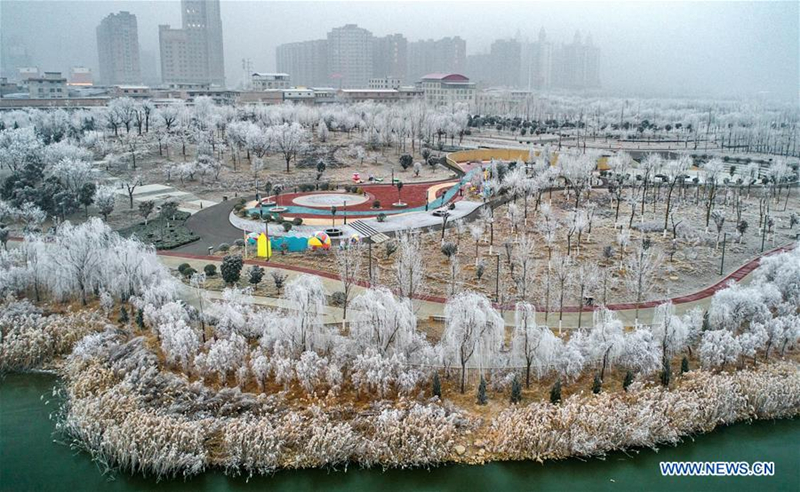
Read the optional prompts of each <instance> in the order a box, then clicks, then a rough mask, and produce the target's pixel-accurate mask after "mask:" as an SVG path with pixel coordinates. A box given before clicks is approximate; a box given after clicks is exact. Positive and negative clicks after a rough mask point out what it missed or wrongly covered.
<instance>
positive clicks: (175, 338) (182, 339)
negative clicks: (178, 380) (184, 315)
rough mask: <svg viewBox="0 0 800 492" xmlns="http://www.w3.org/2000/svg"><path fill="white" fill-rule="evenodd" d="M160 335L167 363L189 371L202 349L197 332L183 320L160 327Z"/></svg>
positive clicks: (169, 322)
mask: <svg viewBox="0 0 800 492" xmlns="http://www.w3.org/2000/svg"><path fill="white" fill-rule="evenodd" d="M158 334H159V338H160V339H161V350H163V351H164V355H165V356H166V358H167V362H168V363H170V364H175V365H178V366H180V367H181V368H182V369H183V370H184V371H188V370H189V368H190V367H191V364H192V362H193V360H194V356H195V355H196V354H197V352H198V349H199V348H200V337H199V335H198V333H197V330H195V329H194V328H192V327H191V326H189V325H188V324H187V323H186V321H184V320H183V319H177V320H174V321H168V322H166V323H163V324H161V325H159V326H158Z"/></svg>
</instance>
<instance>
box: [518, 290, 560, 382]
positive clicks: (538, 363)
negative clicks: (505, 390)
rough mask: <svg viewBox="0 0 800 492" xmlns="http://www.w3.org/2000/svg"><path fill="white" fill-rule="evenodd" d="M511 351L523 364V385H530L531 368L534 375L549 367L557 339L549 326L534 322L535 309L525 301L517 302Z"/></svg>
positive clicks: (541, 373) (540, 374)
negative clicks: (534, 372)
mask: <svg viewBox="0 0 800 492" xmlns="http://www.w3.org/2000/svg"><path fill="white" fill-rule="evenodd" d="M511 343H512V345H511V351H512V353H513V354H514V358H515V359H517V360H518V361H519V362H522V363H523V364H524V365H525V387H526V388H530V385H531V369H535V371H536V376H537V377H542V375H543V374H544V373H545V372H546V371H547V370H548V369H549V367H550V365H551V364H552V359H553V357H554V355H555V351H556V349H557V346H558V344H559V343H560V342H559V340H558V339H557V338H556V337H555V335H554V334H553V332H552V331H550V328H548V327H546V326H538V325H537V324H536V309H535V308H534V307H533V305H531V304H529V303H527V302H520V303H517V306H516V311H515V316H514V338H513V339H512V342H511Z"/></svg>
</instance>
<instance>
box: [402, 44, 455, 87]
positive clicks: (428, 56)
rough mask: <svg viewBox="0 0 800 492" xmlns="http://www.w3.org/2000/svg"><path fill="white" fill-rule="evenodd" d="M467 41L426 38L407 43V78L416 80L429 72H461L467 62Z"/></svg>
mask: <svg viewBox="0 0 800 492" xmlns="http://www.w3.org/2000/svg"><path fill="white" fill-rule="evenodd" d="M466 60H467V42H466V41H464V40H463V39H461V38H460V37H458V36H456V37H454V38H442V39H437V40H433V39H428V40H421V41H414V42H411V43H408V77H407V78H408V80H411V81H417V80H419V79H420V78H421V77H422V76H423V75H426V74H429V73H437V72H438V73H462V72H464V70H465V69H466V66H467V63H466Z"/></svg>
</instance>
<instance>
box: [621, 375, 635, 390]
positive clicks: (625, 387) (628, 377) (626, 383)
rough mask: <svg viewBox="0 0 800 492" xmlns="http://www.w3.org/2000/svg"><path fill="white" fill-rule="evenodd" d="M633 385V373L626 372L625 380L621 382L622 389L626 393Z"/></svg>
mask: <svg viewBox="0 0 800 492" xmlns="http://www.w3.org/2000/svg"><path fill="white" fill-rule="evenodd" d="M632 383H633V373H632V372H631V371H628V372H626V373H625V379H624V380H622V389H623V390H625V391H628V387H629V386H630V385H631V384H632Z"/></svg>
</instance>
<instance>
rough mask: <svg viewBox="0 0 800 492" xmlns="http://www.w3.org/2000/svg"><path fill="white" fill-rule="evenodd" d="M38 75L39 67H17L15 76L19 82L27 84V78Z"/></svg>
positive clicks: (33, 77)
mask: <svg viewBox="0 0 800 492" xmlns="http://www.w3.org/2000/svg"><path fill="white" fill-rule="evenodd" d="M37 77H39V67H19V69H18V70H17V78H18V79H19V81H20V82H22V83H24V84H27V83H28V80H30V79H35V78H37Z"/></svg>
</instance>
